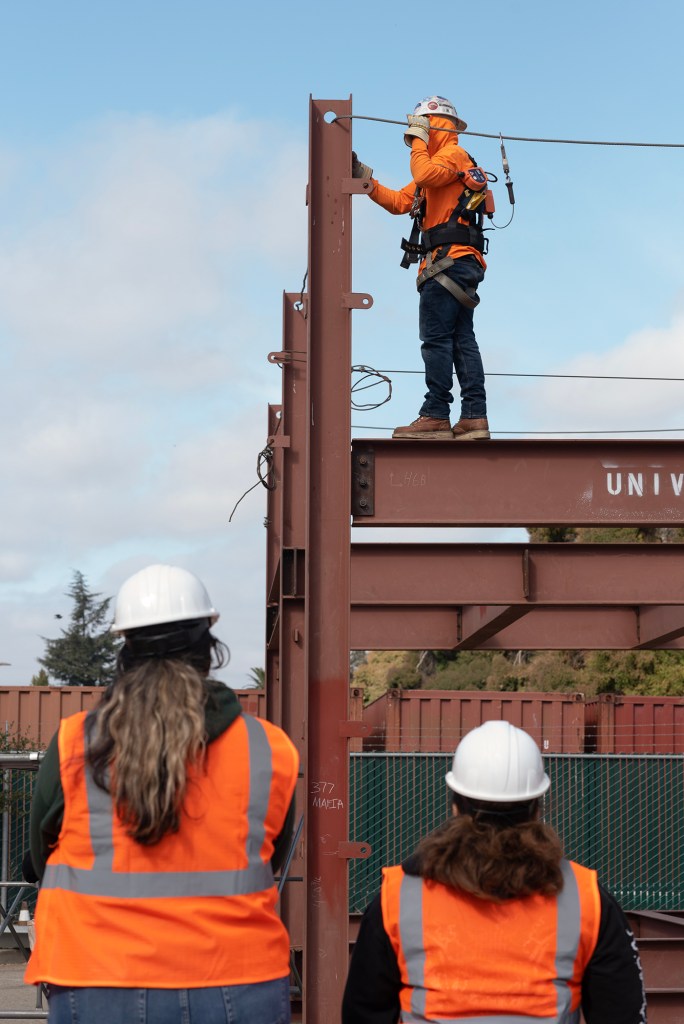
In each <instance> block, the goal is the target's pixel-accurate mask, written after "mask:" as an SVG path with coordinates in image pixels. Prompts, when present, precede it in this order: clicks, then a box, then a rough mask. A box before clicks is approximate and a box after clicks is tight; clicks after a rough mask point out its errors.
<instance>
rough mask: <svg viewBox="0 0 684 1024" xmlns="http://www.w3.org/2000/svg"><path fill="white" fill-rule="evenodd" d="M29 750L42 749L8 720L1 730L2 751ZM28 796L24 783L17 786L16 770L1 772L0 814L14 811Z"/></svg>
mask: <svg viewBox="0 0 684 1024" xmlns="http://www.w3.org/2000/svg"><path fill="white" fill-rule="evenodd" d="M29 750H40V745H39V744H38V743H36V742H35V741H34V740H32V739H31V737H30V736H27V735H25V734H24V733H20V732H18V731H17V730H16V729H15V727H14V722H7V723H6V724H5V727H4V729H3V731H2V732H0V753H11V754H17V753H23V752H24V751H29ZM25 798H26V794H25V792H24V788H23V785H22V784H21V783H20V784H19V786H17V777H16V774H15V773H14V772H0V814H4V812H5V811H12V810H13V809H14V808H15V807H18V806H20V805H21V802H23V801H24V800H25Z"/></svg>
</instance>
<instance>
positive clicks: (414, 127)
mask: <svg viewBox="0 0 684 1024" xmlns="http://www.w3.org/2000/svg"><path fill="white" fill-rule="evenodd" d="M406 120H407V121H408V128H407V129H406V131H405V132H404V142H405V143H406V145H407V146H408V148H409V149H410V148H411V146H412V145H413V140H414V139H422V140H423V142H424V143H425V145H426V146H427V141H428V139H429V137H430V118H429V117H417V116H416V115H415V114H408V115H407V117H406Z"/></svg>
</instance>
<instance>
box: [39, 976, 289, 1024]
mask: <svg viewBox="0 0 684 1024" xmlns="http://www.w3.org/2000/svg"><path fill="white" fill-rule="evenodd" d="M49 1008H50V1015H49V1018H48V1024H290V982H289V978H278V979H276V980H275V981H263V982H260V983H259V984H252V985H224V986H218V987H216V988H182V989H164V988H158V989H154V988H62V987H61V986H59V985H51V986H50V998H49Z"/></svg>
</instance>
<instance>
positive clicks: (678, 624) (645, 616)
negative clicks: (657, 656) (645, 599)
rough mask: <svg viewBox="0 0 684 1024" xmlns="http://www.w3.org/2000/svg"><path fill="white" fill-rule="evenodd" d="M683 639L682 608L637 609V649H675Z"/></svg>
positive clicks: (683, 618) (676, 606) (683, 615)
mask: <svg viewBox="0 0 684 1024" xmlns="http://www.w3.org/2000/svg"><path fill="white" fill-rule="evenodd" d="M681 637H684V608H682V607H681V605H674V606H671V607H667V606H664V607H662V608H657V607H656V608H640V609H639V645H638V646H639V647H644V648H648V649H650V650H653V649H654V648H662V647H668V646H670V644H674V645H675V647H679V646H680V645H679V644H678V643H677V641H678V640H680V638H681Z"/></svg>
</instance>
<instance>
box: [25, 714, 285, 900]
mask: <svg viewBox="0 0 684 1024" xmlns="http://www.w3.org/2000/svg"><path fill="white" fill-rule="evenodd" d="M242 721H243V722H244V724H245V726H246V728H247V743H248V747H249V803H248V807H247V822H248V826H249V827H248V832H247V842H246V850H245V853H246V855H247V866H246V867H244V868H237V869H233V870H228V871H164V872H151V871H144V872H142V871H140V872H122V871H114V870H113V864H114V842H113V828H114V814H115V811H114V804H113V801H112V798H111V796H110V795H109V793H106V792H105V791H104V790H103V789H100V787H99V786H98V785H97V784H96V783H95V780H94V779H93V776H92V772H91V769H90V766H89V765H88V764H86V768H85V779H86V793H87V799H88V812H89V822H90V840H91V843H92V848H93V853H94V855H95V859H94V862H93V866H92V868H74V867H70V866H69V865H68V864H48V865H47V867H46V868H45V874H44V876H43V881H42V883H41V889H66V890H68V891H69V892H75V893H79V894H81V895H85V896H112V897H116V898H117V899H145V898H155V897H174V896H245V895H248V894H249V893H253V892H261V891H263V890H264V889H269V888H270V887H271V886H272V885H273V884H274V881H273V871H272V868H271V864H270V862H269V863H267V864H264V862H263V861H262V859H261V846H262V844H263V841H264V837H265V834H266V815H267V813H268V803H269V797H270V792H271V776H272V757H271V746H270V744H269V742H268V737H267V736H266V732H265V730H264V728H263V726H262V725H261V723H260V722H259V721H257V719H255V718H253V717H252V716H251V715H243V716H242Z"/></svg>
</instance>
